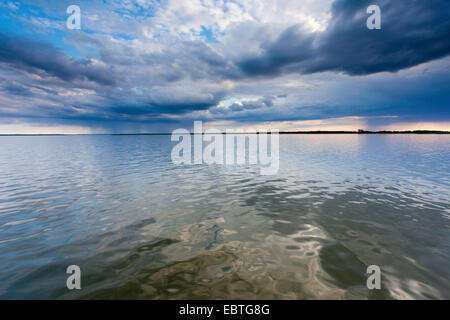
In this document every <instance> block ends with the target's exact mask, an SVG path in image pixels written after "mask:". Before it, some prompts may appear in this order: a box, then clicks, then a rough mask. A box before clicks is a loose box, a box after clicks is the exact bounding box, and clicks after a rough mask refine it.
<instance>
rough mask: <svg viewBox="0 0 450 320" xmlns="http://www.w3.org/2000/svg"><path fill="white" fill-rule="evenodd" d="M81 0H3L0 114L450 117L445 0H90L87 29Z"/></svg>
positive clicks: (147, 123) (1, 119) (178, 119)
mask: <svg viewBox="0 0 450 320" xmlns="http://www.w3.org/2000/svg"><path fill="white" fill-rule="evenodd" d="M70 4H71V3H70V1H58V2H53V1H50V2H48V1H10V2H8V1H7V2H6V3H4V4H2V5H1V6H0V11H1V16H2V18H1V19H2V21H0V22H1V23H2V25H5V26H6V27H5V28H4V30H2V32H0V92H1V96H0V125H1V124H4V125H6V124H8V125H11V124H14V123H29V124H30V125H39V124H42V125H50V124H53V125H76V126H82V127H91V128H93V129H98V130H101V131H102V132H103V131H104V132H110V131H111V132H123V131H130V130H133V131H162V130H167V128H169V127H177V126H179V125H180V123H183V122H188V121H191V120H192V119H203V120H208V121H227V120H229V121H237V122H242V123H252V122H253V123H254V122H256V123H257V122H263V121H294V120H311V119H327V118H339V117H349V116H358V117H361V116H363V117H372V118H373V117H385V116H388V115H395V116H398V117H399V119H401V121H403V122H405V121H406V122H407V121H419V120H421V121H422V120H426V121H428V122H429V121H436V120H443V121H448V120H450V117H449V113H448V107H449V103H450V100H449V97H448V94H447V93H446V92H448V89H450V88H449V84H448V83H449V81H448V80H449V66H450V64H449V59H448V58H447V57H448V55H449V54H450V42H449V41H448V39H449V36H450V3H449V2H448V1H446V0H428V1H425V0H423V1H420V0H418V1H393V0H378V1H366V0H358V1H357V0H335V1H332V0H318V1H312V0H305V1H288V0H280V1H276V2H275V3H274V2H273V1H272V2H271V1H256V0H242V1H223V0H216V1H213V0H209V1H208V0H203V1H200V0H189V1H145V0H140V1H125V0H124V1H110V2H103V3H102V2H91V1H81V3H80V7H81V12H82V29H81V30H68V29H66V28H65V19H66V18H67V14H66V13H65V9H66V8H67V6H68V5H70ZM370 4H377V5H379V6H380V8H381V12H382V29H381V30H368V29H367V27H366V19H367V18H368V16H369V15H368V14H367V13H366V8H367V7H368V6H369V5H370ZM380 119H383V118H380Z"/></svg>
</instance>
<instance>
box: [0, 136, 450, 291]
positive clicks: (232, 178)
mask: <svg viewBox="0 0 450 320" xmlns="http://www.w3.org/2000/svg"><path fill="white" fill-rule="evenodd" d="M175 144H176V143H175V142H171V141H170V136H31V137H0V150H1V152H0V298H2V299H17V298H19V299H22V298H32V299H44V298H45V299H75V298H76V299H91V298H102V299H103V298H105V299H373V298H375V299H412V298H423V299H436V298H446V299H450V290H449V289H450V136H448V135H281V136H280V170H279V173H278V174H277V175H273V176H262V175H260V170H259V167H258V166H229V167H226V166H222V165H192V166H182V165H174V164H173V163H172V162H171V160H170V153H171V149H172V147H173V146H174V145H175ZM72 264H75V265H78V266H80V268H81V279H82V280H81V286H82V289H81V290H73V291H69V290H68V289H67V288H66V279H67V277H68V276H69V275H67V274H66V268H67V266H69V265H72ZM369 265H378V266H380V268H381V272H382V289H381V290H368V289H367V288H366V279H367V275H366V269H367V267H368V266H369Z"/></svg>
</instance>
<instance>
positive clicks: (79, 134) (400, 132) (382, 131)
mask: <svg viewBox="0 0 450 320" xmlns="http://www.w3.org/2000/svg"><path fill="white" fill-rule="evenodd" d="M278 133H279V134H450V131H444V130H398V131H397V130H377V131H370V130H367V131H366V130H359V131H345V130H312V131H279V132H278ZM196 134H201V135H205V134H206V135H208V134H217V133H206V132H202V133H196V132H190V133H189V135H196ZM218 134H260V132H258V131H255V132H230V133H227V132H221V133H218ZM267 134H271V132H270V131H267ZM166 135H172V133H168V132H159V133H11V134H8V133H0V136H1V137H14V136H166Z"/></svg>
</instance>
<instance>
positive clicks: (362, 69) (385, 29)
mask: <svg viewBox="0 0 450 320" xmlns="http://www.w3.org/2000/svg"><path fill="white" fill-rule="evenodd" d="M374 3H375V4H377V5H379V6H380V8H381V13H382V14H381V16H382V28H381V30H369V29H368V28H367V27H366V20H367V18H368V17H369V15H368V14H366V8H368V6H369V5H371V4H374ZM449 38H450V2H449V1H445V0H430V1H425V0H419V1H389V0H380V1H375V2H374V1H355V0H337V1H336V2H334V3H333V6H332V19H331V21H330V22H329V25H328V27H327V29H326V31H324V32H322V33H314V34H311V33H308V32H307V31H305V30H303V29H302V26H301V25H294V26H290V27H288V28H287V29H286V30H285V31H284V32H282V33H281V35H280V36H279V37H278V38H277V39H276V40H275V41H273V42H269V43H262V44H261V51H262V52H261V54H259V55H258V56H257V57H250V58H245V59H243V60H241V61H239V62H238V65H239V66H240V67H241V69H242V70H243V71H244V72H245V73H246V74H247V75H248V76H254V75H277V74H282V73H291V72H299V73H302V74H309V73H315V72H325V71H336V72H343V73H346V74H349V75H368V74H373V73H377V72H383V71H388V72H395V71H399V70H402V69H405V68H409V67H412V66H415V65H418V64H421V63H424V62H428V61H432V60H435V59H439V58H442V57H445V56H447V55H449V54H450V41H449V40H448V39H449Z"/></svg>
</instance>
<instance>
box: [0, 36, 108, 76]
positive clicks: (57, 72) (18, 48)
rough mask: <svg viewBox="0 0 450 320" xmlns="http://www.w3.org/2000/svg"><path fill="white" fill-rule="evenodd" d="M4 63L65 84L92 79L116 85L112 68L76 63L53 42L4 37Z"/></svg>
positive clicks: (0, 50)
mask: <svg viewBox="0 0 450 320" xmlns="http://www.w3.org/2000/svg"><path fill="white" fill-rule="evenodd" d="M0 62H4V63H7V64H9V65H10V66H13V67H15V68H18V69H23V70H27V71H30V72H33V73H38V74H41V75H44V76H45V75H50V76H55V77H57V78H59V79H61V80H64V81H73V80H89V81H93V82H96V83H98V84H100V85H114V84H115V82H116V81H115V79H114V76H113V74H114V72H113V70H112V68H109V67H100V66H96V65H94V64H93V62H92V61H91V60H90V59H79V60H75V59H73V58H71V57H69V56H68V55H66V54H64V53H62V52H61V51H59V50H58V49H57V48H55V47H54V46H53V45H51V44H49V43H43V42H38V41H34V40H31V39H28V38H23V37H18V36H16V37H10V36H7V35H4V34H0Z"/></svg>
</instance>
